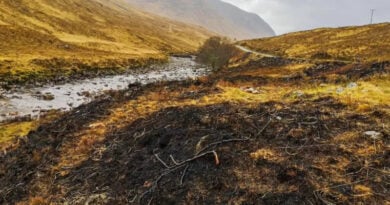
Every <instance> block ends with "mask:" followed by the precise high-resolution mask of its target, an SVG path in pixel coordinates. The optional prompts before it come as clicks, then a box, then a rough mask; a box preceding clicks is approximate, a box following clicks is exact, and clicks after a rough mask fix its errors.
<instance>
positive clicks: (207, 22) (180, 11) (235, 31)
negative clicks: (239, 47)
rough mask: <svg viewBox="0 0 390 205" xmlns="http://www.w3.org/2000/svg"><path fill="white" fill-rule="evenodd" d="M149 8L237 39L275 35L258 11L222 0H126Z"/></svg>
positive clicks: (155, 12)
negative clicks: (242, 8)
mask: <svg viewBox="0 0 390 205" xmlns="http://www.w3.org/2000/svg"><path fill="white" fill-rule="evenodd" d="M126 1H127V2H129V3H130V4H131V5H134V6H136V7H138V8H140V9H143V10H145V11H148V12H151V13H154V14H158V15H161V16H165V17H168V18H171V19H176V20H180V21H183V22H186V23H191V24H195V25H200V26H203V27H204V28H207V29H209V30H210V31H213V32H216V33H219V34H221V35H224V36H228V37H230V38H235V39H241V40H242V39H252V38H260V37H269V36H274V35H275V32H274V31H273V30H272V28H271V27H270V26H269V25H268V24H267V23H266V22H265V21H264V20H263V19H261V18H260V17H259V16H258V15H256V14H253V13H248V12H246V11H243V10H241V9H239V8H237V7H235V6H233V5H231V4H228V3H225V2H222V1H220V0H126Z"/></svg>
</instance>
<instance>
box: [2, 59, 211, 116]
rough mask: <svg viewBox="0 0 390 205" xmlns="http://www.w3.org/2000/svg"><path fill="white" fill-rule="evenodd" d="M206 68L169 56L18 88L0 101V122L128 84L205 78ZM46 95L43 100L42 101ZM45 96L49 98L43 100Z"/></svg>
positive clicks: (70, 104)
mask: <svg viewBox="0 0 390 205" xmlns="http://www.w3.org/2000/svg"><path fill="white" fill-rule="evenodd" d="M208 73H209V69H208V68H207V67H206V66H203V65H200V64H197V63H196V62H195V61H194V59H192V58H179V57H171V60H170V62H169V63H168V64H165V65H153V66H150V67H149V68H147V69H143V70H134V71H130V72H129V73H127V74H121V75H114V76H107V77H98V78H93V79H87V80H75V81H74V82H72V83H66V84H61V85H47V86H44V87H37V88H20V89H17V90H13V91H12V92H11V93H5V94H3V99H0V122H2V121H5V120H11V119H14V118H18V117H23V116H31V117H33V118H35V117H39V116H40V115H41V114H42V113H45V112H47V111H48V110H53V109H54V110H62V111H68V110H71V109H72V108H75V107H78V106H80V105H81V104H84V103H88V102H90V101H92V100H93V99H94V97H96V96H98V95H100V94H102V93H103V92H104V91H108V90H123V89H126V88H127V87H128V85H129V84H131V83H136V82H138V83H141V84H149V83H153V82H157V81H173V80H185V79H189V78H196V77H200V76H204V75H207V74H208ZM43 96H46V100H44V99H43ZM48 96H49V98H50V99H47V97H48Z"/></svg>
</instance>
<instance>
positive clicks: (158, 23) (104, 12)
mask: <svg viewBox="0 0 390 205" xmlns="http://www.w3.org/2000/svg"><path fill="white" fill-rule="evenodd" d="M209 35H210V33H209V32H208V31H206V30H204V29H202V28H200V27H195V26H187V25H185V24H183V23H179V22H175V21H171V20H168V19H164V18H161V17H158V16H154V15H151V14H147V13H145V12H141V11H139V10H136V9H134V8H132V7H130V6H128V5H127V4H126V3H125V2H123V1H122V0H109V1H105V0H91V1H84V0H68V1H60V0H36V1H28V0H17V1H8V0H2V1H0V39H2V40H1V41H0V79H1V81H3V82H4V81H8V82H11V83H12V82H13V81H24V80H31V79H33V78H42V79H45V78H49V77H50V76H49V75H57V74H59V73H69V72H77V71H75V70H79V69H80V70H83V69H84V70H85V69H86V68H89V69H99V68H110V69H117V68H120V69H123V68H126V67H128V66H135V65H140V64H143V63H147V61H149V60H151V59H155V60H159V61H160V60H165V59H166V55H167V54H168V53H189V52H194V51H196V49H197V48H198V46H199V45H200V44H201V43H202V42H203V41H204V40H205V39H206V38H208V36H209ZM53 68H54V70H56V71H54V70H53ZM57 70H59V71H57ZM53 72H57V74H53ZM42 75H44V76H42Z"/></svg>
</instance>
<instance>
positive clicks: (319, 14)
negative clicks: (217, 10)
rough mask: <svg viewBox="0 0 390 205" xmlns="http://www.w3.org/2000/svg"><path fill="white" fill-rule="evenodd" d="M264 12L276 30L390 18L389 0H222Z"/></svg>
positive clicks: (285, 30)
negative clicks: (373, 12) (372, 16)
mask: <svg viewBox="0 0 390 205" xmlns="http://www.w3.org/2000/svg"><path fill="white" fill-rule="evenodd" d="M223 1H226V2H229V3H231V4H234V5H236V6H238V7H240V8H241V9H244V10H246V11H250V12H253V13H256V14H258V15H259V16H261V17H262V18H263V19H264V20H265V21H267V22H268V23H269V24H270V25H271V27H272V28H273V29H274V30H275V32H276V33H277V34H283V33H287V32H292V31H299V30H308V29H312V28H318V27H339V26H347V25H363V24H368V23H369V21H370V15H371V13H370V12H371V11H370V9H371V8H373V9H376V10H375V14H374V23H379V22H390V0H223Z"/></svg>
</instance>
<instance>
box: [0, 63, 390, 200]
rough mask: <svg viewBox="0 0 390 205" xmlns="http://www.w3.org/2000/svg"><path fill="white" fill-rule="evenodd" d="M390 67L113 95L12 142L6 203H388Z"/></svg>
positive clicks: (4, 174)
mask: <svg viewBox="0 0 390 205" xmlns="http://www.w3.org/2000/svg"><path fill="white" fill-rule="evenodd" d="M389 68H390V63H389V62H382V63H374V64H345V63H342V62H322V63H316V62H311V61H303V60H300V61H298V60H289V59H281V58H260V59H259V58H255V57H253V58H248V59H246V61H245V63H243V62H238V63H237V66H236V67H232V68H229V69H226V70H223V71H221V72H219V73H218V74H214V75H211V76H209V77H203V78H200V79H198V80H189V81H181V82H165V83H164V82H162V83H156V84H152V85H147V86H143V87H139V86H134V87H131V88H129V89H128V90H126V91H119V92H107V93H106V94H105V95H103V96H101V97H100V98H99V99H97V100H96V101H94V102H92V103H90V104H88V105H82V106H80V107H79V108H76V109H75V110H73V111H71V112H69V113H64V114H61V116H54V117H51V119H50V120H44V121H42V122H39V125H37V126H36V127H37V128H36V129H34V130H32V131H30V132H29V134H28V135H27V137H23V138H18V139H15V140H14V141H9V142H8V143H7V144H8V145H7V148H4V152H3V153H2V154H1V155H0V180H1V182H2V183H1V184H0V203H2V204H14V203H17V202H19V203H21V204H23V203H25V204H28V203H30V204H34V203H35V204H45V203H54V204H57V203H58V204H63V203H65V202H66V203H68V204H85V203H87V204H129V203H135V204H175V203H176V204H359V203H360V204H386V203H388V202H389V198H388V196H389V193H388V190H389V188H390V187H389V180H390V178H389V164H390V161H389V159H390V157H389V142H390V141H389V134H390V130H389V124H390V117H389V115H390V112H389V111H390V107H389V105H388V101H389V99H390V90H389V88H390V80H389ZM4 147H6V145H4Z"/></svg>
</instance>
